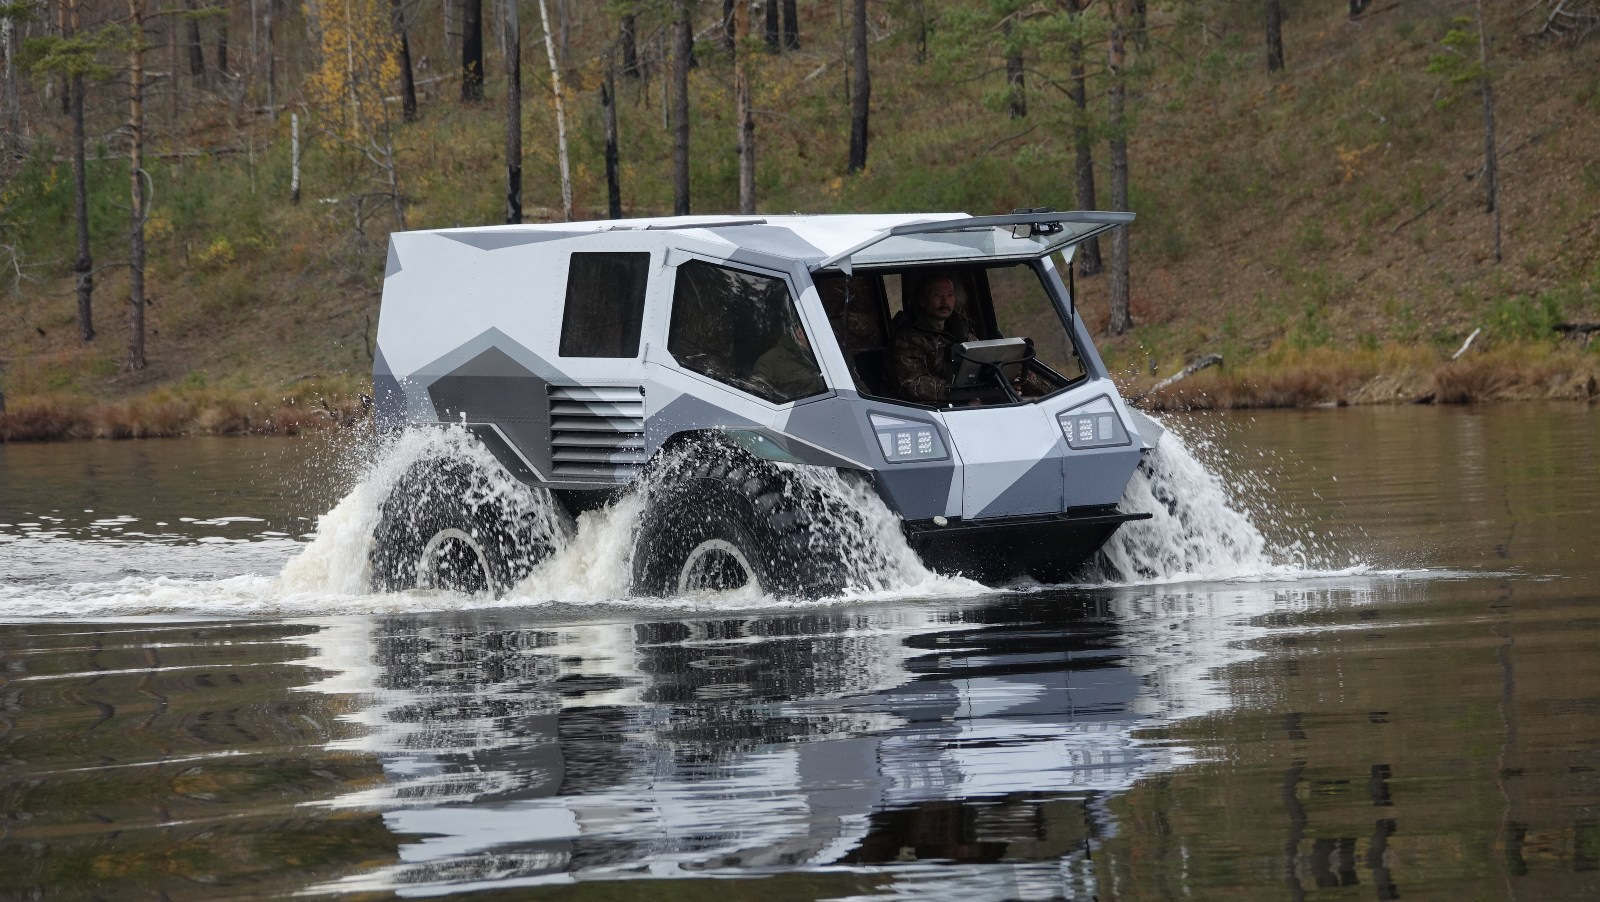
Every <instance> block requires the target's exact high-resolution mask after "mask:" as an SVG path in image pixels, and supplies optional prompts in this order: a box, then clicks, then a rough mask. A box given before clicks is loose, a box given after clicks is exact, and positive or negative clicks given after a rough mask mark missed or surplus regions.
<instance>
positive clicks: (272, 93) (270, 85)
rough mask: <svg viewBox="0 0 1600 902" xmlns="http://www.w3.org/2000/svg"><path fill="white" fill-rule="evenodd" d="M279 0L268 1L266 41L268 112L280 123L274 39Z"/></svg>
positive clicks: (275, 44)
mask: <svg viewBox="0 0 1600 902" xmlns="http://www.w3.org/2000/svg"><path fill="white" fill-rule="evenodd" d="M276 3H277V0H267V4H266V13H265V16H266V21H265V22H264V23H263V24H264V25H265V26H266V36H265V37H266V41H267V111H268V114H269V115H271V116H272V121H273V122H277V121H278V97H277V90H278V50H277V41H275V40H274V39H273V31H272V7H273V6H274V5H275V4H276Z"/></svg>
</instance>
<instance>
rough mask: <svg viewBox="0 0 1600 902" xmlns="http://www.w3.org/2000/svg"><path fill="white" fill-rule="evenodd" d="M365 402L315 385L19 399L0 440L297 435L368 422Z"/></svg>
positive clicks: (1, 416)
mask: <svg viewBox="0 0 1600 902" xmlns="http://www.w3.org/2000/svg"><path fill="white" fill-rule="evenodd" d="M368 406H369V402H368V400H367V399H366V398H365V397H364V396H363V395H361V394H359V393H357V392H352V391H324V390H322V389H321V388H319V387H315V386H306V387H301V388H298V389H297V390H295V391H293V392H290V393H287V394H278V395H269V394H266V393H264V392H251V393H230V392H225V391H222V390H218V389H189V390H185V389H160V390H157V391H155V392H152V393H150V394H148V395H141V396H139V397H135V398H129V399H126V400H120V401H86V400H85V399H83V398H81V397H75V396H70V395H56V396H50V395H46V396H38V397H30V398H23V399H19V400H17V401H14V402H12V403H10V404H9V405H8V407H7V411H6V412H5V413H0V442H38V441H60V440H67V439H97V438H98V439H128V438H170V437H174V436H180V435H298V434H300V433H302V432H314V431H321V430H326V429H339V428H344V429H349V428H356V427H359V426H363V425H365V424H366V422H367V408H368Z"/></svg>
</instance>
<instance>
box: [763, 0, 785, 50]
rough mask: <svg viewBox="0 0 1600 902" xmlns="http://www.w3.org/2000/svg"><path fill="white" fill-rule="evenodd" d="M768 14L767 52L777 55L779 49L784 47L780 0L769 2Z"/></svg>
mask: <svg viewBox="0 0 1600 902" xmlns="http://www.w3.org/2000/svg"><path fill="white" fill-rule="evenodd" d="M766 12H767V34H766V41H767V50H768V51H769V52H771V53H777V52H778V49H779V48H780V47H782V46H783V34H782V25H780V24H779V13H778V0H767V2H766Z"/></svg>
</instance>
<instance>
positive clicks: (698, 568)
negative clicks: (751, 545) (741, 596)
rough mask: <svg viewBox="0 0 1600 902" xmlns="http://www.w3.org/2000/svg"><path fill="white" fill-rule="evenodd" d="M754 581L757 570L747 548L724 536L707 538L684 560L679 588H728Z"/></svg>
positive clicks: (685, 590) (685, 591)
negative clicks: (737, 545)
mask: <svg viewBox="0 0 1600 902" xmlns="http://www.w3.org/2000/svg"><path fill="white" fill-rule="evenodd" d="M754 582H756V578H755V570H754V568H752V567H751V566H750V561H749V559H748V558H746V557H745V556H744V552H742V551H740V550H739V549H738V548H737V547H736V546H734V545H733V544H732V543H731V542H728V541H725V540H723V539H707V540H705V541H704V542H701V543H700V544H699V545H696V546H695V547H694V549H693V550H692V551H690V552H689V556H688V557H687V558H686V559H685V560H684V562H683V570H682V572H681V573H679V574H678V592H679V594H689V593H693V592H726V591H728V590H729V589H738V588H741V587H743V586H747V585H750V584H751V583H754Z"/></svg>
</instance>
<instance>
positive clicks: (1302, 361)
mask: <svg viewBox="0 0 1600 902" xmlns="http://www.w3.org/2000/svg"><path fill="white" fill-rule="evenodd" d="M1112 376H1113V379H1115V381H1116V382H1117V387H1118V390H1119V391H1121V392H1122V395H1123V397H1124V398H1127V399H1137V400H1136V401H1134V400H1130V404H1131V405H1132V406H1136V407H1139V408H1141V409H1144V410H1151V411H1183V410H1263V409H1296V408H1298V409H1315V408H1328V407H1348V406H1373V405H1399V404H1450V405H1462V404H1484V403H1497V402H1508V401H1515V402H1528V401H1567V402H1580V403H1587V404H1595V403H1600V354H1596V353H1594V352H1593V351H1590V350H1587V349H1581V348H1575V347H1554V346H1550V345H1543V344H1540V345H1509V346H1502V347H1499V348H1494V349H1491V350H1486V351H1483V352H1481V353H1474V354H1471V355H1467V356H1463V357H1461V358H1459V359H1455V360H1450V359H1443V360H1441V359H1440V356H1439V354H1438V353H1437V352H1436V351H1434V350H1432V349H1429V348H1413V347H1386V348H1380V349H1331V348H1314V349H1309V350H1305V351H1290V352H1278V353H1268V354H1264V355H1260V356H1258V357H1256V358H1254V359H1252V360H1249V361H1246V362H1245V363H1243V364H1241V365H1239V366H1238V367H1229V366H1228V365H1227V363H1226V361H1225V362H1224V363H1223V364H1221V365H1218V366H1215V367H1212V368H1210V369H1206V370H1203V371H1201V372H1198V373H1196V374H1194V375H1192V376H1189V377H1187V378H1184V379H1181V380H1179V381H1176V382H1173V383H1171V384H1169V385H1167V386H1165V387H1162V388H1160V389H1155V388H1154V387H1155V386H1156V385H1157V383H1158V382H1160V381H1161V380H1160V379H1159V378H1158V377H1156V376H1149V375H1145V374H1139V375H1130V374H1129V373H1127V372H1126V371H1121V372H1119V371H1116V370H1113V373H1112ZM369 392H370V388H367V387H365V386H361V385H360V384H359V383H352V382H350V381H344V380H339V381H338V382H337V383H335V384H332V385H329V384H302V385H299V386H296V387H295V388H294V389H293V390H292V391H291V392H288V393H285V392H282V391H278V392H272V391H268V390H264V389H260V388H255V389H243V390H238V391H225V390H221V389H216V388H206V389H198V390H183V389H174V388H158V389H156V390H154V391H151V392H148V393H145V394H141V395H137V396H134V397H131V398H125V399H120V400H94V399H87V398H83V397H78V396H57V395H44V396H27V395H24V396H21V397H16V396H13V397H12V398H10V399H8V400H9V402H10V403H9V404H8V406H7V409H6V412H4V413H0V444H4V443H13V442H18V443H20V442H52V441H83V440H96V439H100V440H121V439H135V438H176V437H181V436H192V435H222V436H226V435H300V434H302V433H307V432H325V431H330V430H339V429H360V428H366V427H367V425H368V423H369V422H370V411H371V398H370V395H369Z"/></svg>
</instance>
